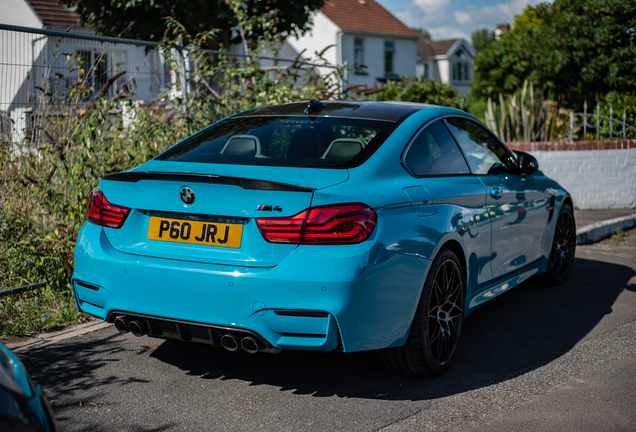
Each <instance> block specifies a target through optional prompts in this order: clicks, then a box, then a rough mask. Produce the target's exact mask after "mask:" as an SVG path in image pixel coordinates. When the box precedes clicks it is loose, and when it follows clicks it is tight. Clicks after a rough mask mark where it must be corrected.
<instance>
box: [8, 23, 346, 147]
mask: <svg viewBox="0 0 636 432" xmlns="http://www.w3.org/2000/svg"><path fill="white" fill-rule="evenodd" d="M170 50H171V52H175V53H177V54H178V55H173V56H172V59H167V58H166V57H170V56H166V55H164V52H165V50H164V51H162V50H161V49H160V44H159V43H157V42H148V41H137V40H131V39H121V38H112V37H102V36H95V35H92V34H89V33H88V32H86V33H65V32H58V31H51V30H45V29H35V28H28V27H19V26H11V25H4V24H0V138H1V140H2V141H5V140H10V141H17V140H20V139H21V137H22V134H23V132H24V131H25V130H27V129H28V127H29V122H30V121H31V118H32V117H33V115H34V113H36V112H37V111H38V108H39V107H41V106H42V105H43V104H46V105H47V106H48V107H49V108H50V107H51V106H56V105H60V104H65V103H66V104H67V105H69V102H65V101H64V98H62V97H61V95H63V94H64V93H65V92H68V91H69V90H70V89H71V87H72V86H77V85H78V83H80V82H81V83H84V85H85V88H81V89H78V90H80V91H81V92H83V93H84V98H85V99H87V100H90V99H91V98H93V97H94V96H95V95H97V94H98V93H99V92H100V90H102V89H105V88H107V89H106V92H105V93H104V94H103V96H109V97H113V96H116V95H118V94H119V93H122V92H125V93H126V95H127V98H129V99H132V100H137V101H149V100H153V99H155V98H156V97H157V96H159V95H161V94H162V93H165V92H166V91H167V90H168V89H173V90H174V89H176V87H177V83H187V82H188V81H189V79H190V77H189V76H188V71H189V67H188V64H189V60H188V55H189V49H188V47H181V46H171V47H170ZM203 51H206V52H209V53H211V54H215V55H230V56H234V57H238V58H241V57H247V56H246V55H245V54H242V53H237V52H227V51H213V50H203ZM258 58H259V59H260V62H261V67H263V68H274V67H279V65H280V64H283V65H284V64H285V63H293V62H295V61H296V59H284V58H277V57H268V56H258ZM175 60H176V62H175ZM175 63H176V65H175ZM300 63H301V64H303V65H309V66H318V67H320V68H327V69H330V68H336V67H337V66H331V65H322V64H321V65H317V64H313V63H309V62H305V61H301V62H300ZM124 71H125V73H124ZM117 74H120V76H118V77H117V79H115V80H113V82H112V83H111V84H112V85H110V86H108V85H106V84H107V83H108V82H109V80H111V79H112V78H113V77H115V76H117ZM178 87H179V92H180V91H181V89H182V90H183V91H186V90H187V87H188V86H187V85H183V86H181V85H180V86H178ZM179 95H180V94H179ZM183 96H185V95H183ZM67 108H68V107H67Z"/></svg>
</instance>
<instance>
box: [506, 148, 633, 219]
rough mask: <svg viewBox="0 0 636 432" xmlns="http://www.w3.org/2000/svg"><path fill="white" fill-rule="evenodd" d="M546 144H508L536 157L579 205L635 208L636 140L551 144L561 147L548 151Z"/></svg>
mask: <svg viewBox="0 0 636 432" xmlns="http://www.w3.org/2000/svg"><path fill="white" fill-rule="evenodd" d="M608 143H609V145H608ZM544 144H548V143H522V144H520V143H514V144H513V143H511V144H510V145H509V146H510V147H511V148H515V149H518V150H523V151H527V152H529V153H530V154H532V155H533V156H535V157H536V158H537V160H538V161H539V169H540V170H541V171H543V173H544V174H545V175H547V176H548V177H550V178H553V179H554V180H556V181H558V182H559V184H561V186H563V187H564V188H565V189H567V190H568V192H570V194H571V195H572V199H573V200H574V206H575V207H576V208H579V209H610V208H636V140H615V141H591V142H581V143H572V144H570V143H566V144H564V143H559V144H560V145H554V144H553V145H552V146H553V147H555V148H559V150H551V149H548V150H546V146H545V145H544ZM533 147H534V148H535V149H539V148H541V150H534V149H533ZM593 147H596V148H597V149H592V150H583V149H582V148H593ZM608 147H609V148H608ZM612 147H613V148H612ZM621 147H622V148H621ZM563 148H567V150H564V149H563ZM602 148H605V149H602ZM601 149H602V150H601Z"/></svg>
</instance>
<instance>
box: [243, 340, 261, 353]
mask: <svg viewBox="0 0 636 432" xmlns="http://www.w3.org/2000/svg"><path fill="white" fill-rule="evenodd" d="M241 347H242V348H243V349H244V350H245V351H246V352H248V353H250V354H255V353H257V352H258V350H259V347H258V342H256V341H255V340H254V339H252V338H251V337H244V338H243V339H241Z"/></svg>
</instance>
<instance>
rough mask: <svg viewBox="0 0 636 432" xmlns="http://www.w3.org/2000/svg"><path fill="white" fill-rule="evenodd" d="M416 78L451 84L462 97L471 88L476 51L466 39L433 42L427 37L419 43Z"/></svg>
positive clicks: (421, 38)
mask: <svg viewBox="0 0 636 432" xmlns="http://www.w3.org/2000/svg"><path fill="white" fill-rule="evenodd" d="M417 56H418V61H417V73H416V76H418V77H424V78H426V79H430V80H434V81H441V82H443V83H445V84H450V85H451V86H453V87H454V88H455V90H457V91H458V92H459V93H461V94H462V95H464V96H465V95H466V94H467V93H468V90H469V88H470V82H471V80H472V77H473V75H472V71H473V59H474V58H475V51H474V50H473V47H472V46H471V45H470V44H469V43H468V41H466V40H465V39H448V40H443V41H437V42H433V41H432V40H430V39H429V38H427V37H425V36H420V38H419V39H418V41H417Z"/></svg>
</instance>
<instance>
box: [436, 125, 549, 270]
mask: <svg viewBox="0 0 636 432" xmlns="http://www.w3.org/2000/svg"><path fill="white" fill-rule="evenodd" d="M444 124H445V125H446V126H447V127H448V129H449V131H450V132H451V134H452V135H453V137H454V138H455V140H456V141H457V143H458V144H459V147H460V148H461V149H462V152H463V153H464V156H465V157H466V160H467V162H468V164H469V166H470V168H471V171H472V172H473V174H475V175H476V176H477V177H478V178H479V180H480V181H481V182H482V183H483V185H484V187H485V189H486V207H487V208H488V212H489V214H490V223H491V226H492V255H493V259H492V260H491V262H490V264H491V267H492V274H493V277H495V278H497V277H500V276H504V275H506V274H508V273H511V272H514V271H515V270H518V269H520V268H522V267H524V266H526V265H528V264H530V263H532V262H534V261H536V260H538V259H539V258H541V244H542V242H541V240H542V237H543V233H544V231H545V230H544V227H545V223H546V220H547V219H546V218H547V208H546V199H545V193H544V191H543V190H542V186H541V184H540V182H539V181H538V180H536V179H535V178H534V177H533V176H532V175H525V174H519V173H518V169H517V167H516V159H515V157H514V155H513V154H512V153H511V152H510V151H509V150H508V149H507V148H506V147H505V146H504V145H503V144H502V143H501V142H500V141H499V140H498V139H497V138H496V137H495V136H494V135H493V134H492V133H490V132H489V131H488V130H487V129H486V128H484V127H483V126H481V125H479V124H478V123H476V122H474V121H471V120H469V119H466V118H459V117H454V118H447V119H445V120H444Z"/></svg>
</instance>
